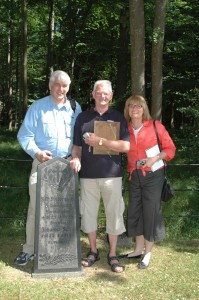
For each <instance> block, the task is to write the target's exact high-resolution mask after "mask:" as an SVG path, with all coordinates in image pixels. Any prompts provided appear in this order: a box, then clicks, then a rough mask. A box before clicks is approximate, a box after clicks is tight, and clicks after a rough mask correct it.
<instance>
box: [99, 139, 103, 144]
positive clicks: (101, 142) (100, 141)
mask: <svg viewBox="0 0 199 300" xmlns="http://www.w3.org/2000/svg"><path fill="white" fill-rule="evenodd" d="M99 145H100V146H102V145H103V140H102V138H100V140H99Z"/></svg>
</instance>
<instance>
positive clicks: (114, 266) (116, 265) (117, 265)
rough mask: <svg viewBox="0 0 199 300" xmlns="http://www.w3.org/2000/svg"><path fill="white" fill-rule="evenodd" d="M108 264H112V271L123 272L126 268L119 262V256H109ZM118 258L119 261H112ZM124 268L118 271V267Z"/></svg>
mask: <svg viewBox="0 0 199 300" xmlns="http://www.w3.org/2000/svg"><path fill="white" fill-rule="evenodd" d="M107 260H108V264H109V266H111V271H112V272H115V273H122V272H123V271H124V270H125V266H123V265H121V264H120V262H119V258H118V256H109V255H108V256H107ZM114 260H116V261H117V263H111V262H112V261H114ZM118 267H119V268H122V271H119V272H118V271H117V270H116V269H117V268H118Z"/></svg>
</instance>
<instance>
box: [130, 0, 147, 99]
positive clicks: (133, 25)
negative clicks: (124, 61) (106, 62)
mask: <svg viewBox="0 0 199 300" xmlns="http://www.w3.org/2000/svg"><path fill="white" fill-rule="evenodd" d="M129 11H130V42H131V89H132V94H134V95H135V94H136V95H142V96H144V95H145V22H144V1H143V0H129Z"/></svg>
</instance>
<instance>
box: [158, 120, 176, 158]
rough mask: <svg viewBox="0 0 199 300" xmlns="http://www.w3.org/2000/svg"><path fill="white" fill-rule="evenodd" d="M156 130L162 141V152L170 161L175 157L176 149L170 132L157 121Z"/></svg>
mask: <svg viewBox="0 0 199 300" xmlns="http://www.w3.org/2000/svg"><path fill="white" fill-rule="evenodd" d="M155 123H156V128H157V131H158V136H159V140H160V146H161V150H162V151H164V152H165V153H166V155H167V156H166V157H165V160H167V161H169V160H171V159H172V158H174V156H175V152H176V147H175V145H174V142H173V140H172V138H171V137H170V135H169V133H168V131H167V130H166V128H165V127H164V125H163V124H162V123H161V122H160V121H156V122H155Z"/></svg>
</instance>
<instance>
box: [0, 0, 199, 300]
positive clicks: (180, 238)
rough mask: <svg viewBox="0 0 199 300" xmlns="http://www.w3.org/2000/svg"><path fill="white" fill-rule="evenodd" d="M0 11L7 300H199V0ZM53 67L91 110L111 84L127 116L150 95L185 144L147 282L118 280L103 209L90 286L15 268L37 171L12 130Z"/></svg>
mask: <svg viewBox="0 0 199 300" xmlns="http://www.w3.org/2000/svg"><path fill="white" fill-rule="evenodd" d="M0 11H1V15H0V39H1V45H0V59H1V60H0V61H1V64H0V126H1V130H0V169H1V176H0V238H1V242H0V245H1V247H0V298H1V299H49V300H50V299H53V300H55V299H90V298H93V297H94V298H95V299H101V298H102V297H103V298H104V299H156V298H158V299H164V300H166V299H168V300H171V299H194V300H195V299H198V298H199V296H198V293H199V292H198V291H199V290H198V283H197V281H195V276H196V275H195V274H197V271H198V236H199V201H198V190H199V180H198V177H199V163H198V162H199V160H198V149H199V139H198V135H199V105H198V104H199V103H198V94H199V90H198V83H199V77H198V72H199V68H198V66H199V61H198V54H199V50H198V44H199V43H198V42H199V19H198V15H199V1H198V0H191V1H188V0H187V1H184V0H167V1H166V0H146V1H143V0H129V1H127V0H126V1H125V0H114V1H113V0H106V1H105V0H1V1H0ZM57 69H62V70H64V71H66V72H68V73H69V75H70V76H71V79H72V84H71V89H70V95H71V97H72V98H74V99H76V100H77V101H78V102H79V103H80V104H81V105H82V108H83V109H86V108H87V107H89V106H90V105H92V104H93V100H92V98H91V93H90V92H91V89H92V87H93V83H94V82H95V81H96V80H98V79H109V80H111V81H112V83H113V88H114V101H113V104H112V105H114V106H115V107H116V108H117V109H119V110H120V111H121V112H123V106H124V102H125V100H126V98H127V97H128V96H130V95H131V94H134V93H139V94H141V95H145V96H146V99H147V101H148V103H149V107H150V110H151V113H152V116H153V117H154V118H156V119H161V120H162V122H163V124H164V125H165V126H166V128H167V129H168V131H169V132H170V135H171V136H172V138H173V140H174V142H175V144H176V146H177V152H176V156H175V158H174V160H172V161H171V162H169V164H168V167H167V174H168V176H169V179H170V180H171V182H172V184H173V186H174V188H175V196H174V198H173V199H172V201H171V202H169V203H164V204H163V217H164V221H165V225H166V239H165V244H164V243H163V244H162V243H161V244H160V245H157V246H156V247H155V249H154V251H155V253H154V258H153V263H152V266H151V268H149V272H146V273H145V274H143V273H142V274H139V273H138V271H137V270H136V264H131V263H126V272H125V274H124V277H122V278H121V277H117V278H116V277H115V276H113V274H112V273H111V272H110V268H109V266H108V265H107V262H106V259H105V258H106V252H107V244H106V237H105V235H104V223H105V218H104V214H103V210H102V209H101V210H100V213H99V215H100V218H99V238H100V240H101V239H102V243H101V244H100V251H101V252H100V253H101V255H102V259H101V260H100V263H99V265H97V266H96V267H95V268H90V269H89V270H88V271H87V275H86V276H85V278H83V279H82V280H80V279H79V278H78V279H77V280H75V279H66V280H63V281H59V280H57V281H53V282H51V281H49V282H47V281H46V282H44V281H41V282H35V281H34V280H32V279H29V277H28V275H29V274H30V273H31V268H32V265H31V266H28V267H27V268H25V269H23V270H22V269H17V268H16V267H14V264H13V259H14V257H15V256H16V255H17V254H18V253H19V251H20V250H21V245H22V244H23V243H24V239H25V218H26V215H27V209H28V202H29V196H28V176H29V173H30V169H31V159H30V157H29V156H28V155H26V154H25V152H24V151H23V150H22V149H21V148H20V146H19V144H18V142H17V139H16V133H17V130H18V128H19V126H20V124H21V122H22V121H23V118H24V115H25V113H26V111H27V108H28V107H29V105H30V104H31V103H32V102H33V101H35V100H37V99H39V98H41V97H44V96H45V95H47V94H48V92H49V91H48V78H49V75H50V73H51V71H52V70H57ZM125 187H127V182H126V185H125ZM124 198H125V202H126V203H127V199H128V194H127V191H126V193H125V194H124ZM125 215H126V212H125ZM101 229H102V230H101ZM102 233H103V234H102ZM121 238H122V237H121ZM126 247H127V245H125V247H124V245H122V246H121V245H119V248H118V251H119V252H121V253H123V252H124V250H125V251H128V252H129V249H128V247H127V248H126ZM130 247H131V248H132V246H130ZM131 248H130V249H131ZM87 249H88V244H87V240H86V241H85V238H84V236H82V251H83V252H84V253H85V254H86V251H87ZM114 275H116V274H114ZM88 279H89V280H88ZM24 283H25V284H24ZM157 287H158V289H157Z"/></svg>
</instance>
